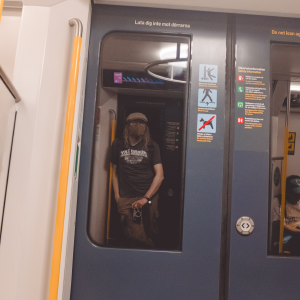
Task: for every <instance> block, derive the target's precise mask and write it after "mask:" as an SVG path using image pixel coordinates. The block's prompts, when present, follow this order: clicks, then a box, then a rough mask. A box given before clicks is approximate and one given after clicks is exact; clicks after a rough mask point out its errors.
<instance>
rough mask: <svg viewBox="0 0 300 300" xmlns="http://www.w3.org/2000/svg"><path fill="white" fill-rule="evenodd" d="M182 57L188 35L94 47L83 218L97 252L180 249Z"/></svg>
mask: <svg viewBox="0 0 300 300" xmlns="http://www.w3.org/2000/svg"><path fill="white" fill-rule="evenodd" d="M189 53H190V37H188V36H173V35H163V34H162V35H160V34H145V33H143V34H141V33H127V32H113V33H110V34H108V35H107V36H106V37H105V38H104V39H103V41H102V43H101V49H100V64H99V66H100V67H99V81H98V91H97V103H96V105H97V109H96V116H95V120H96V121H95V129H94V148H93V166H92V180H91V186H90V199H89V212H88V213H89V222H88V235H89V237H90V239H91V240H92V241H93V242H94V243H95V244H96V245H98V246H106V247H121V248H140V249H143V248H146V249H165V250H180V249H181V240H182V226H183V225H182V223H183V221H182V216H183V200H184V199H183V194H184V189H183V187H184V169H185V147H186V146H185V144H186V142H185V141H186V127H185V126H186V125H185V124H186V118H187V117H186V106H187V94H188V84H187V82H188V75H189V60H190V55H189ZM135 113H138V114H139V115H138V116H139V119H138V120H137V119H135V120H133V119H132V120H131V122H129V121H126V120H127V118H128V116H130V115H131V116H132V114H135ZM133 116H136V115H133ZM141 116H142V117H141ZM144 116H145V117H146V119H147V120H146V127H145V124H144V125H143V124H140V123H145V120H143V118H144ZM133 123H134V124H133ZM137 124H139V125H137ZM135 125H137V126H142V125H143V126H144V127H145V128H146V130H144V129H143V130H142V131H143V132H142V133H141V134H137V133H133V127H130V126H135ZM136 128H137V127H136ZM147 128H148V130H147ZM137 130H138V129H137ZM147 132H149V133H150V138H149V135H147ZM134 134H135V138H136V141H137V142H138V144H136V145H135V144H134V143H132V140H131V138H130V137H133V136H134ZM137 136H139V137H137ZM113 141H114V142H113ZM148 141H149V142H148ZM112 142H113V147H112V146H111V144H112ZM134 147H137V148H134ZM112 149H113V150H112ZM133 156H134V157H133ZM159 157H160V158H159ZM159 165H161V166H162V169H163V173H164V180H163V181H162V183H161V185H160V187H159V189H158V192H155V190H156V188H157V186H158V185H159V183H160V182H159V183H158V184H156V182H155V180H156V179H157V178H158V177H156V175H157V174H158V173H159V172H161V170H160V169H157V168H160V166H159ZM126 172H127V173H126ZM128 172H129V173H128ZM145 174H152V175H149V176H148V175H145ZM147 176H148V177H147ZM146 177H147V180H146V179H145V178H146ZM155 178H156V179H155ZM116 181H117V185H116V183H115V182H116ZM116 186H117V189H118V188H119V191H118V190H116ZM153 186H154V188H153V189H152V190H151V187H153ZM115 192H116V193H118V192H119V194H120V199H118V202H117V201H116V200H115V199H116V198H118V197H117V196H116V195H115ZM147 195H150V201H151V202H152V203H151V204H150V203H149V202H148V203H146V201H147V200H145V198H144V199H143V196H146V197H147ZM148 198H149V197H148ZM157 198H158V200H157ZM140 199H143V201H142V202H141V203H140V204H141V205H139V206H142V205H143V206H142V208H141V209H140V211H141V218H140V211H139V210H135V209H133V207H132V204H133V205H134V203H135V201H138V200H140ZM148 201H149V199H148Z"/></svg>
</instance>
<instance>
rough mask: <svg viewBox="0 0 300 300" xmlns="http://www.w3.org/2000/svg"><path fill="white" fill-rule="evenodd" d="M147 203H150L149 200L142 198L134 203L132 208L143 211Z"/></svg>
mask: <svg viewBox="0 0 300 300" xmlns="http://www.w3.org/2000/svg"><path fill="white" fill-rule="evenodd" d="M146 203H148V200H147V199H146V198H142V199H140V200H137V201H135V202H133V203H132V208H133V209H134V208H138V209H141V208H142V207H143V206H144V205H145V204H146Z"/></svg>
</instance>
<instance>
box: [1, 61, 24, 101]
mask: <svg viewBox="0 0 300 300" xmlns="http://www.w3.org/2000/svg"><path fill="white" fill-rule="evenodd" d="M0 79H1V80H2V81H3V83H4V85H5V86H6V87H7V89H8V90H9V92H10V93H11V95H12V96H13V97H14V98H15V101H16V102H17V103H18V102H20V101H21V96H20V94H19V93H18V91H17V89H16V88H15V86H14V85H13V83H12V82H11V81H10V79H9V78H8V76H7V75H6V74H5V72H4V70H3V69H2V68H1V66H0Z"/></svg>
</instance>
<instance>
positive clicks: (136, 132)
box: [130, 124, 146, 137]
mask: <svg viewBox="0 0 300 300" xmlns="http://www.w3.org/2000/svg"><path fill="white" fill-rule="evenodd" d="M145 129H146V128H145V126H143V125H141V124H132V125H130V134H131V135H133V136H135V137H139V136H142V135H144V133H145Z"/></svg>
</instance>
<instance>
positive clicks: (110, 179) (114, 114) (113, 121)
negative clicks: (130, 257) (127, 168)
mask: <svg viewBox="0 0 300 300" xmlns="http://www.w3.org/2000/svg"><path fill="white" fill-rule="evenodd" d="M109 112H110V114H112V121H111V139H110V142H111V144H112V143H113V141H114V139H115V135H116V112H115V111H114V110H113V109H110V110H109ZM112 186H113V166H112V163H110V165H109V185H108V205H107V220H106V222H107V224H106V241H108V240H109V239H110V236H109V231H110V214H111V196H112V193H111V192H112Z"/></svg>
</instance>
